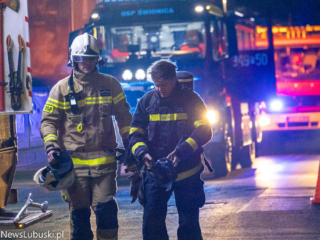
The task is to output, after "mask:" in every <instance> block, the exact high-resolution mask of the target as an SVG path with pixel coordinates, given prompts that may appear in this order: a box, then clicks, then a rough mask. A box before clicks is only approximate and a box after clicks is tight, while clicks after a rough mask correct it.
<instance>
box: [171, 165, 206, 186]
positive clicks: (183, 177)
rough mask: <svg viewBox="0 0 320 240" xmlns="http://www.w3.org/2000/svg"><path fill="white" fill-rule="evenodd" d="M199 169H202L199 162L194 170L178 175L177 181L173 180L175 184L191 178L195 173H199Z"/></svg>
mask: <svg viewBox="0 0 320 240" xmlns="http://www.w3.org/2000/svg"><path fill="white" fill-rule="evenodd" d="M201 168H202V163H201V162H200V163H199V164H198V165H197V166H196V167H194V168H192V169H190V170H188V171H185V172H182V173H179V174H178V177H177V179H176V180H175V182H178V181H181V180H183V179H186V178H188V177H191V176H192V175H194V174H196V173H197V172H199V171H200V169H201Z"/></svg>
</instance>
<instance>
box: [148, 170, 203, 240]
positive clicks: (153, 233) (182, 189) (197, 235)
mask: <svg viewBox="0 0 320 240" xmlns="http://www.w3.org/2000/svg"><path fill="white" fill-rule="evenodd" d="M172 192H174V195H175V201H176V206H177V210H178V215H179V228H178V231H177V235H178V240H202V236H201V229H200V224H199V208H200V207H202V206H203V205H204V202H205V195H204V190H203V181H202V180H201V179H200V175H198V174H197V176H193V177H192V179H186V180H184V183H183V182H181V183H179V184H177V183H174V184H173V187H172V189H171V190H169V191H166V188H164V187H159V186H158V185H157V183H156V180H155V179H154V177H153V175H152V174H150V173H147V176H146V178H145V197H146V202H145V204H144V206H143V207H144V213H143V226H142V233H143V239H144V240H168V239H169V236H168V233H167V228H166V222H165V221H166V216H167V205H168V201H169V199H170V197H171V195H172Z"/></svg>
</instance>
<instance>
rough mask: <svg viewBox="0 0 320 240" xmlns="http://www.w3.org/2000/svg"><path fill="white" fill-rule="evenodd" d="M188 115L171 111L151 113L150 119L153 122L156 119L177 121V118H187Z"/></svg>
mask: <svg viewBox="0 0 320 240" xmlns="http://www.w3.org/2000/svg"><path fill="white" fill-rule="evenodd" d="M187 119H188V115H187V114H186V113H171V114H150V115H149V120H150V121H151V122H155V121H177V120H187Z"/></svg>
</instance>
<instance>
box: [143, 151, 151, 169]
mask: <svg viewBox="0 0 320 240" xmlns="http://www.w3.org/2000/svg"><path fill="white" fill-rule="evenodd" d="M143 161H144V164H145V165H146V166H147V167H148V168H152V166H153V159H152V157H151V156H150V154H149V153H146V154H145V155H144V156H143Z"/></svg>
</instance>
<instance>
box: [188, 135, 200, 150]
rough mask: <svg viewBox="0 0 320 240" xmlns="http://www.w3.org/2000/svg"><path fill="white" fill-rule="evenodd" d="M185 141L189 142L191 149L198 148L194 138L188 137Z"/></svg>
mask: <svg viewBox="0 0 320 240" xmlns="http://www.w3.org/2000/svg"><path fill="white" fill-rule="evenodd" d="M186 142H187V143H189V145H190V146H191V147H192V149H193V151H195V150H197V149H198V144H197V143H196V141H195V140H193V139H192V138H188V139H187V140H186Z"/></svg>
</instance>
